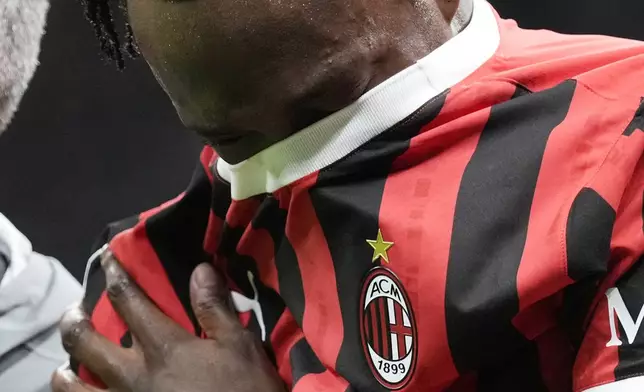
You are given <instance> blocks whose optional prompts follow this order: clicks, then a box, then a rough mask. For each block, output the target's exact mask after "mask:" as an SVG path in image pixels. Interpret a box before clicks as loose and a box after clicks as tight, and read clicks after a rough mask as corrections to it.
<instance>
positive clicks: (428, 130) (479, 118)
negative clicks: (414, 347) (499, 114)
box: [380, 84, 511, 390]
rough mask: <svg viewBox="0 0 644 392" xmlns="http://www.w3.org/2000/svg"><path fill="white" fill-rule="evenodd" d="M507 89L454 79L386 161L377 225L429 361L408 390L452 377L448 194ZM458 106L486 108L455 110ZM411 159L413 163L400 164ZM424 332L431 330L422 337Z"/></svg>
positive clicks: (452, 198) (438, 386) (440, 386)
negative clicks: (402, 148) (429, 116)
mask: <svg viewBox="0 0 644 392" xmlns="http://www.w3.org/2000/svg"><path fill="white" fill-rule="evenodd" d="M508 93H510V94H511V92H509V90H508V87H507V85H505V84H499V87H498V88H496V89H495V88H493V87H492V88H490V91H489V94H488V93H486V95H485V96H484V97H482V96H480V95H476V94H467V92H466V91H465V92H464V91H462V90H459V87H456V88H455V90H454V91H453V92H452V93H450V94H449V95H448V96H447V99H446V102H445V104H444V106H443V109H442V111H441V113H440V114H439V116H438V117H437V118H436V119H435V120H434V121H432V122H431V123H430V124H428V125H427V126H426V127H424V128H423V133H421V134H420V135H418V136H417V137H415V138H414V139H412V141H411V144H410V147H409V149H408V150H407V152H406V153H405V154H403V155H402V156H401V157H400V158H399V159H398V160H397V161H396V162H395V163H394V170H395V174H392V175H390V176H389V178H388V179H387V183H386V184H385V190H384V194H383V198H382V206H381V209H380V228H381V229H382V234H383V236H384V239H385V240H386V241H393V242H394V246H393V247H392V248H391V249H390V250H389V251H388V253H389V259H390V261H391V262H390V264H388V265H387V267H388V268H390V269H391V270H392V271H394V272H395V273H396V275H397V276H398V277H399V278H400V281H401V282H402V285H403V286H404V288H405V290H406V291H407V294H408V295H409V299H410V302H411V303H410V304H409V305H410V307H411V309H412V311H413V315H414V317H415V319H416V326H417V331H416V333H417V336H419V337H420V338H419V339H417V344H418V359H417V360H418V363H419V364H423V366H431V369H432V371H431V372H429V371H417V372H416V373H415V374H414V377H413V378H412V380H411V382H410V384H409V385H408V387H407V388H408V389H409V390H444V389H445V388H447V387H448V386H449V385H450V384H451V383H452V382H453V381H454V380H455V379H456V378H457V377H458V373H457V371H456V368H455V366H454V364H453V361H452V357H451V352H450V348H449V344H448V341H447V330H446V324H445V285H446V278H447V264H448V258H449V249H450V239H451V235H452V226H453V220H454V211H455V205H456V196H457V194H458V190H459V186H460V182H461V177H462V174H463V172H464V170H465V167H466V165H467V163H468V162H469V160H470V158H471V156H472V154H473V152H474V149H475V148H476V145H477V142H478V138H479V135H480V133H481V131H482V128H483V126H484V125H485V123H486V120H487V118H488V117H489V114H490V109H489V107H490V106H491V105H493V104H495V103H498V102H502V101H504V100H506V99H507V96H508ZM455 96H456V99H455V98H454V97H455ZM481 100H483V101H481ZM463 107H470V108H477V107H480V108H486V109H483V110H480V111H476V112H473V113H471V114H468V115H466V116H463V113H462V109H463ZM472 124H477V125H476V126H474V127H473V126H472ZM428 157H432V158H431V159H428ZM411 167H413V170H407V169H408V168H411ZM421 282H422V284H421ZM430 289H431V295H426V294H424V295H420V292H421V290H424V291H423V292H426V290H430ZM426 336H431V338H430V339H427V338H425V339H423V337H426Z"/></svg>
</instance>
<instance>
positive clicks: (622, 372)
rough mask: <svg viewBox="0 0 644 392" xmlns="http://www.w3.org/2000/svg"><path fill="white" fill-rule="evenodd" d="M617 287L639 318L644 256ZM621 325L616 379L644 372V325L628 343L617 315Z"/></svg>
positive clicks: (629, 310)
mask: <svg viewBox="0 0 644 392" xmlns="http://www.w3.org/2000/svg"><path fill="white" fill-rule="evenodd" d="M616 287H617V289H619V293H620V294H621V296H622V298H623V299H624V304H626V308H627V309H628V312H629V313H630V315H631V317H632V319H633V320H637V317H638V316H639V314H640V312H641V311H642V304H644V256H642V257H640V258H639V260H638V261H636V262H635V265H634V266H633V267H632V268H631V269H630V270H629V271H628V272H627V273H626V274H625V275H624V276H623V277H622V278H621V279H620V280H619V282H617V285H616ZM610 316H611V317H615V322H616V323H617V324H618V325H619V337H620V339H621V341H622V345H621V346H619V347H618V348H617V353H618V356H619V363H618V364H617V367H616V368H615V379H616V380H623V379H625V378H629V377H635V376H639V375H642V374H644V327H640V329H639V330H638V331H637V335H636V336H635V340H634V341H633V343H632V344H629V343H628V339H627V338H626V332H625V331H624V328H623V326H622V324H621V322H619V319H618V318H617V316H615V315H610Z"/></svg>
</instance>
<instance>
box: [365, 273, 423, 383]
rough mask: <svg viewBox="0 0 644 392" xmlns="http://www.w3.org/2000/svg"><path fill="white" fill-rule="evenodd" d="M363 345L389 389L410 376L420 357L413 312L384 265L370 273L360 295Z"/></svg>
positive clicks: (375, 373) (399, 286) (369, 361)
mask: <svg viewBox="0 0 644 392" xmlns="http://www.w3.org/2000/svg"><path fill="white" fill-rule="evenodd" d="M360 298H361V299H360V325H361V335H362V346H363V348H364V352H365V356H366V357H367V362H368V363H369V367H370V368H371V371H372V372H373V375H374V376H375V377H376V379H377V380H378V382H380V384H382V385H383V386H384V387H386V388H388V389H390V390H397V389H401V388H403V387H404V386H405V385H406V384H407V383H408V382H409V380H410V379H411V376H412V374H413V372H414V368H415V366H416V358H417V357H418V339H417V330H416V321H415V319H414V312H413V311H412V308H411V302H410V301H409V298H408V296H407V293H406V292H405V289H404V288H403V286H402V284H401V283H400V281H399V280H398V278H397V277H396V275H394V273H393V272H391V271H390V270H388V269H387V268H383V267H376V268H373V269H372V270H371V271H369V273H368V274H367V276H366V278H365V280H364V283H363V286H362V294H361V297H360Z"/></svg>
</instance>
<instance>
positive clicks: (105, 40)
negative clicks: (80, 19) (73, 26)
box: [80, 0, 139, 70]
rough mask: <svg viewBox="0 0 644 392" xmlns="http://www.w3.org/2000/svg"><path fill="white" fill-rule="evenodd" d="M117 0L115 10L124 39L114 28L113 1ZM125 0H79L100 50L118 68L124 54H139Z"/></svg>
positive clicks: (122, 61) (133, 56) (131, 55)
mask: <svg viewBox="0 0 644 392" xmlns="http://www.w3.org/2000/svg"><path fill="white" fill-rule="evenodd" d="M114 1H115V2H117V3H118V5H117V7H116V9H117V11H118V12H120V13H121V16H122V17H123V23H124V35H125V40H124V41H121V37H120V36H119V33H118V31H117V29H116V25H115V22H114V13H113V11H112V9H113V4H110V3H113V2H114ZM125 1H126V0H80V3H81V5H83V7H84V8H85V18H87V20H88V21H89V22H90V23H91V24H92V27H93V28H94V34H95V35H96V38H98V41H99V43H100V46H101V51H102V52H103V54H104V56H105V57H106V58H107V60H108V61H110V62H113V63H115V64H116V67H117V68H118V69H119V70H122V69H123V68H124V67H125V59H124V57H125V55H126V54H127V55H129V57H131V58H136V57H138V56H139V49H138V47H137V45H136V42H135V40H134V33H133V32H132V26H131V25H130V22H129V20H128V17H127V6H126V4H125Z"/></svg>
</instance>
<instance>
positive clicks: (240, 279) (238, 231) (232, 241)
mask: <svg viewBox="0 0 644 392" xmlns="http://www.w3.org/2000/svg"><path fill="white" fill-rule="evenodd" d="M257 198H258V199H260V200H264V198H265V196H264V195H262V196H258V197H257ZM244 231H245V228H244V227H231V226H229V225H228V223H225V224H224V228H223V230H222V233H221V241H220V244H219V249H218V251H217V253H218V254H219V255H220V256H221V257H223V258H224V259H225V260H226V261H227V262H226V266H225V268H226V276H228V278H229V279H231V280H232V281H233V282H234V283H235V285H236V286H237V288H238V289H239V290H240V291H241V293H242V294H243V295H244V296H246V297H248V298H253V297H254V295H255V293H254V292H253V288H252V286H251V284H250V282H249V280H248V278H249V277H248V272H251V273H252V274H253V277H254V281H255V287H256V288H257V295H258V297H259V298H258V299H259V302H260V306H261V308H262V316H263V318H264V325H265V327H266V341H265V342H264V348H265V350H266V352H267V354H268V356H269V358H270V359H271V361H272V362H273V364H276V360H275V353H274V350H273V347H272V342H271V339H270V336H271V333H272V332H273V330H274V329H275V325H277V322H278V320H279V318H280V317H281V316H282V314H283V313H284V309H285V305H284V301H283V299H282V298H281V297H280V296H279V295H278V294H277V293H276V292H275V291H274V290H272V289H271V288H269V287H267V286H266V285H264V284H263V283H262V281H261V280H260V279H259V276H260V275H259V269H258V268H257V261H256V260H254V259H253V258H252V257H250V256H245V255H240V254H239V253H238V252H237V245H238V244H239V241H240V240H241V238H242V236H243V235H244ZM248 330H250V331H252V332H253V333H255V335H256V336H258V337H259V336H261V334H260V332H261V330H260V327H259V323H258V320H257V319H256V318H255V315H254V314H253V317H252V318H251V322H250V323H249V325H248Z"/></svg>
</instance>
